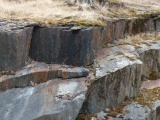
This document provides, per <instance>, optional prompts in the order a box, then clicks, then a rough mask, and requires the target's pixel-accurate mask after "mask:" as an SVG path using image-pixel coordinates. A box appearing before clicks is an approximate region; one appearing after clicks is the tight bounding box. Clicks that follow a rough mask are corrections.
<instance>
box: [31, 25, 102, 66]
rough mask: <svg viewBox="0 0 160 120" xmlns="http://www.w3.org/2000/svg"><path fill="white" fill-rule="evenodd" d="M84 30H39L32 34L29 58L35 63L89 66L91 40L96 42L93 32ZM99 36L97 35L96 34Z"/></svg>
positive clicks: (92, 29)
mask: <svg viewBox="0 0 160 120" xmlns="http://www.w3.org/2000/svg"><path fill="white" fill-rule="evenodd" d="M98 29H99V28H84V29H81V30H78V31H77V30H76V31H73V30H71V29H70V27H55V28H39V27H36V28H35V29H34V32H33V38H32V42H31V50H30V56H31V58H33V59H34V60H36V61H43V62H47V63H63V64H68V65H74V66H82V65H87V64H91V63H92V62H93V59H94V56H95V54H94V49H93V44H94V43H93V40H94V39H95V41H98V39H99V35H97V37H95V36H96V34H95V32H94V31H98V32H99V31H100V30H98ZM97 34H99V33H97Z"/></svg>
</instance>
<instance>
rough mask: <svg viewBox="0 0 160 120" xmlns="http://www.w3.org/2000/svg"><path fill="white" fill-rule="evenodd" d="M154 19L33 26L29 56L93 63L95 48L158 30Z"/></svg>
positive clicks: (44, 60) (86, 63) (38, 58)
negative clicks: (94, 24) (77, 24)
mask: <svg viewBox="0 0 160 120" xmlns="http://www.w3.org/2000/svg"><path fill="white" fill-rule="evenodd" d="M155 23H156V21H155V20H153V19H145V18H143V19H131V20H130V19H125V20H124V19H122V20H114V21H113V20H112V21H108V22H107V23H106V26H105V27H84V26H77V27H75V26H70V27H65V26H64V27H50V28H45V27H35V28H34V30H33V37H32V41H31V49H30V57H31V58H32V59H34V60H36V61H40V62H46V63H52V64H55V63H56V64H57V63H58V64H67V65H74V66H85V65H90V64H92V63H93V61H94V59H95V58H96V56H97V51H98V50H100V48H101V47H103V46H104V45H106V44H108V43H115V42H116V41H117V40H118V39H123V38H125V37H126V36H128V35H134V34H137V33H141V32H153V31H155V30H156V28H157V30H158V29H159V27H158V26H159V25H158V24H159V22H157V24H156V25H157V27H156V25H155Z"/></svg>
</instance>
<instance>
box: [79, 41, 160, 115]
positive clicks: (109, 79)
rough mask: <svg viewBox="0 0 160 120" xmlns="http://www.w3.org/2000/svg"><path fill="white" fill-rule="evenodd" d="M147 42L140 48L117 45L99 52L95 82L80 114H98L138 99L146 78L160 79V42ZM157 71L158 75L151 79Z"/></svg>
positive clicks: (96, 61)
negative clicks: (119, 104)
mask: <svg viewBox="0 0 160 120" xmlns="http://www.w3.org/2000/svg"><path fill="white" fill-rule="evenodd" d="M145 42H147V43H146V44H143V43H142V44H141V45H140V46H141V47H140V48H139V49H136V48H135V46H134V45H133V46H132V45H118V46H115V47H109V48H104V49H102V50H101V51H100V52H99V57H98V58H97V59H96V60H95V63H96V80H95V81H94V82H93V83H92V85H91V86H90V87H89V90H88V91H87V96H86V99H85V101H84V103H83V107H82V109H81V112H80V113H97V112H99V111H101V110H103V109H104V108H106V107H111V106H115V105H117V104H118V103H121V102H123V101H125V100H127V99H131V98H135V97H136V96H137V95H138V93H139V89H140V86H141V82H142V80H143V77H144V75H148V78H151V77H155V78H154V79H156V78H158V77H159V72H158V71H159V70H160V68H159V59H160V54H159V51H160V41H158V40H157V41H156V42H155V44H153V41H152V40H146V41H145ZM149 45H150V46H149ZM154 72H155V73H156V76H154V75H153V76H152V75H151V76H150V74H153V73H154ZM146 79H147V78H146Z"/></svg>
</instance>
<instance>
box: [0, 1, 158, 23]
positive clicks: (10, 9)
mask: <svg viewBox="0 0 160 120" xmlns="http://www.w3.org/2000/svg"><path fill="white" fill-rule="evenodd" d="M20 1H21V2H20V3H17V2H14V0H10V1H7V0H0V11H1V14H0V19H6V20H8V19H14V20H31V21H38V22H42V23H45V24H57V23H58V24H67V23H68V24H69V23H77V24H85V25H98V26H99V25H100V26H101V25H104V24H105V21H106V19H108V18H113V17H118V18H125V17H135V16H139V15H140V14H144V13H145V12H144V11H143V12H142V11H140V10H139V6H145V7H148V8H149V11H150V12H157V11H160V10H159V9H160V7H157V6H158V5H159V6H160V2H159V0H152V4H150V3H151V2H150V0H146V1H147V2H145V4H144V0H143V2H139V1H142V0H109V1H110V2H115V3H116V2H117V4H119V3H125V5H126V6H127V8H123V7H122V8H118V9H117V8H110V7H108V6H107V7H106V6H100V5H98V4H95V5H94V6H90V5H87V4H71V3H70V2H68V1H69V0H27V1H26V2H24V1H25V0H20ZM137 1H138V2H139V3H138V2H137ZM133 6H134V7H136V6H138V7H137V9H135V8H133Z"/></svg>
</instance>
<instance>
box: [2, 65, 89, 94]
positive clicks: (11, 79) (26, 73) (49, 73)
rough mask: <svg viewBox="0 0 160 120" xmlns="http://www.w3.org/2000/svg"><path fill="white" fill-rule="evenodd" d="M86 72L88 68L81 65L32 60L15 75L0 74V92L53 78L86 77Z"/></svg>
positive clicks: (87, 72)
mask: <svg viewBox="0 0 160 120" xmlns="http://www.w3.org/2000/svg"><path fill="white" fill-rule="evenodd" d="M88 74H89V70H88V69H86V68H82V67H71V66H67V65H65V66H62V65H56V64H54V65H53V64H50V65H49V64H45V63H39V62H32V64H29V65H27V66H25V67H23V68H22V69H21V70H19V71H17V72H16V73H15V75H3V76H1V77H0V91H1V92H2V91H5V90H7V89H11V88H20V87H26V86H34V85H36V84H40V83H43V82H47V81H48V80H51V79H55V78H61V79H62V80H63V79H71V78H80V77H87V76H88Z"/></svg>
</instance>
